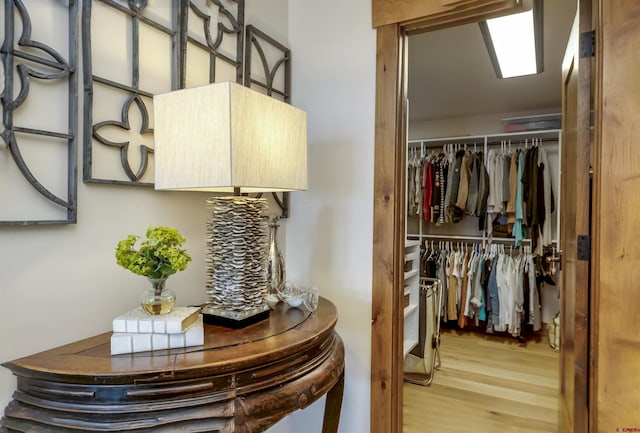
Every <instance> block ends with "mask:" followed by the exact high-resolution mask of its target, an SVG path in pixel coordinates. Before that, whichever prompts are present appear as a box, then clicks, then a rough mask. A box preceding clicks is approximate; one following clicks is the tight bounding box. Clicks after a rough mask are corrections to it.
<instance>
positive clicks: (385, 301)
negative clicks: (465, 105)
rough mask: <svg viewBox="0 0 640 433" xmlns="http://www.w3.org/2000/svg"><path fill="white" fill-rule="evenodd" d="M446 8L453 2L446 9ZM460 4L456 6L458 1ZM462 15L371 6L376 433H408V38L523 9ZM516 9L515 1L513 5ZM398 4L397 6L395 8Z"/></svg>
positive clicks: (416, 1)
mask: <svg viewBox="0 0 640 433" xmlns="http://www.w3.org/2000/svg"><path fill="white" fill-rule="evenodd" d="M445 3H446V2H445ZM454 3H455V2H454ZM463 3H465V6H464V7H463V8H461V9H456V8H454V9H452V10H449V11H444V12H443V11H442V10H438V11H437V13H435V14H434V13H433V11H432V10H431V9H433V7H436V8H437V5H442V4H443V2H442V1H441V0H430V1H425V0H372V6H373V22H374V27H376V28H377V43H376V102H375V104H376V106H375V154H374V159H375V162H374V164H375V166H374V210H373V281H372V316H371V401H370V404H371V406H370V408H371V410H370V424H371V427H370V431H371V433H401V432H402V429H403V422H402V390H403V359H402V341H403V332H404V329H403V316H402V314H401V311H402V309H401V307H400V303H401V295H400V288H401V287H403V285H402V278H403V272H402V258H403V257H404V239H403V236H402V234H403V233H404V232H405V219H406V216H405V191H404V177H405V175H404V173H405V170H406V166H405V151H406V150H405V147H406V146H405V140H406V109H405V108H406V107H405V106H404V101H406V96H407V88H406V84H407V83H406V68H405V65H406V56H407V50H406V37H407V35H408V33H409V32H413V33H418V32H426V31H432V30H436V29H441V28H446V27H453V26H456V25H460V24H465V23H469V22H475V21H480V20H482V19H487V18H489V17H491V16H495V15H496V14H500V13H504V12H505V11H507V10H511V11H512V10H514V9H516V8H517V7H519V6H518V5H515V4H513V3H512V4H507V3H510V2H509V1H504V2H502V3H501V2H499V1H495V0H475V2H474V1H473V0H466V1H465V2H463ZM514 3H515V2H514ZM394 5H396V6H398V7H394Z"/></svg>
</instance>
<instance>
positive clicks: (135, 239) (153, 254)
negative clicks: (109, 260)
mask: <svg viewBox="0 0 640 433" xmlns="http://www.w3.org/2000/svg"><path fill="white" fill-rule="evenodd" d="M139 240H140V237H139V236H134V235H129V236H127V238H126V239H123V240H121V241H120V242H118V246H117V248H116V260H117V263H118V265H120V266H122V267H123V268H125V269H128V270H130V271H131V272H133V273H134V274H137V275H143V276H145V277H147V278H151V279H166V278H167V277H169V276H170V275H173V274H175V273H176V272H178V271H183V270H184V269H186V267H187V263H189V262H190V261H191V256H189V254H188V253H187V251H186V250H184V249H182V248H180V247H181V245H182V244H183V243H184V242H185V238H184V237H183V236H182V235H181V234H180V233H179V232H178V230H176V229H174V228H171V227H149V228H148V229H147V236H146V239H144V240H142V241H141V242H139Z"/></svg>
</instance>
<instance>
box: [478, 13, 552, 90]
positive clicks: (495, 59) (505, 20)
mask: <svg viewBox="0 0 640 433" xmlns="http://www.w3.org/2000/svg"><path fill="white" fill-rule="evenodd" d="M480 30H481V32H482V37H483V38H484V42H485V44H486V45H487V50H488V51H489V57H490V58H491V63H492V64H493V68H494V69H495V71H496V75H497V76H498V78H511V77H519V76H523V75H533V74H539V73H541V72H542V71H543V60H542V45H543V40H542V2H541V1H539V0H535V1H534V2H533V7H532V8H531V9H529V10H528V11H525V12H520V13H517V14H512V15H506V16H503V17H499V18H492V19H489V20H486V21H482V22H480Z"/></svg>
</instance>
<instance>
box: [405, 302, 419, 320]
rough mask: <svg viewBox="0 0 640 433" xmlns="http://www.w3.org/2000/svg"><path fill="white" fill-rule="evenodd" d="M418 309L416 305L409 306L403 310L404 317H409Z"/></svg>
mask: <svg viewBox="0 0 640 433" xmlns="http://www.w3.org/2000/svg"><path fill="white" fill-rule="evenodd" d="M417 309H418V306H417V305H416V304H409V305H407V306H406V307H405V308H404V317H405V318H406V317H409V316H410V315H411V314H412V313H413V312H414V311H416V310H417Z"/></svg>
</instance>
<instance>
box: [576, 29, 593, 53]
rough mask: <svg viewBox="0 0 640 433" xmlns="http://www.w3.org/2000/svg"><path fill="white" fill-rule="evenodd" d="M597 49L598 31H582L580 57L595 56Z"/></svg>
mask: <svg viewBox="0 0 640 433" xmlns="http://www.w3.org/2000/svg"><path fill="white" fill-rule="evenodd" d="M595 49H596V32H595V31H594V30H591V31H588V32H582V33H580V58H585V57H593V55H594V52H595Z"/></svg>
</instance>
